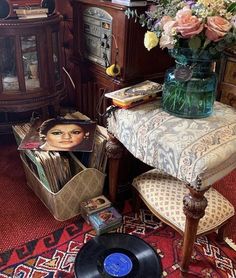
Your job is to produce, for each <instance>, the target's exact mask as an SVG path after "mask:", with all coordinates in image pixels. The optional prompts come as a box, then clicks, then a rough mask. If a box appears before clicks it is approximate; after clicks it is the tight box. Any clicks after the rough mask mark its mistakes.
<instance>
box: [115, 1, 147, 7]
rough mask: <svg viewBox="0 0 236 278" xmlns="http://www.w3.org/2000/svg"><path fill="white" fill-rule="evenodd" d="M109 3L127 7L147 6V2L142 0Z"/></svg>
mask: <svg viewBox="0 0 236 278" xmlns="http://www.w3.org/2000/svg"><path fill="white" fill-rule="evenodd" d="M111 2H112V3H114V4H119V5H123V6H127V7H144V6H146V5H147V1H144V0H112V1H111Z"/></svg>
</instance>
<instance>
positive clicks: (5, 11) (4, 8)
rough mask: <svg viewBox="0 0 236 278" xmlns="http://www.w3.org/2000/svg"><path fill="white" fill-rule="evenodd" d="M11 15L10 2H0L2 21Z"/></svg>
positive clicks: (0, 0) (0, 17)
mask: <svg viewBox="0 0 236 278" xmlns="http://www.w3.org/2000/svg"><path fill="white" fill-rule="evenodd" d="M10 13H11V6H10V3H9V1H8V0H0V19H4V18H7V17H8V16H9V15H10Z"/></svg>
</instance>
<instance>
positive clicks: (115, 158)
mask: <svg viewBox="0 0 236 278" xmlns="http://www.w3.org/2000/svg"><path fill="white" fill-rule="evenodd" d="M123 151H124V147H123V145H122V144H121V143H120V142H119V141H118V140H117V139H116V138H115V137H114V136H113V135H112V134H109V139H108V142H107V144H106V153H107V157H108V167H109V169H108V171H109V177H108V178H109V198H110V200H111V202H113V203H115V202H116V195H117V188H118V170H119V164H120V159H121V157H122V155H123Z"/></svg>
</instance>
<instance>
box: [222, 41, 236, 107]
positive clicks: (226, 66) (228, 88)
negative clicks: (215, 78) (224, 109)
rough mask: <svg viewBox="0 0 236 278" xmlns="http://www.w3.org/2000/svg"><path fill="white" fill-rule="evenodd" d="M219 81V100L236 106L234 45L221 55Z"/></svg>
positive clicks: (235, 49) (235, 55) (235, 57)
mask: <svg viewBox="0 0 236 278" xmlns="http://www.w3.org/2000/svg"><path fill="white" fill-rule="evenodd" d="M219 83H220V88H219V89H220V90H219V91H220V101H221V102H223V103H225V104H229V105H231V106H233V107H234V108H236V46H235V47H233V48H231V49H228V50H227V51H225V53H224V55H223V58H222V60H221V65H220V82H219Z"/></svg>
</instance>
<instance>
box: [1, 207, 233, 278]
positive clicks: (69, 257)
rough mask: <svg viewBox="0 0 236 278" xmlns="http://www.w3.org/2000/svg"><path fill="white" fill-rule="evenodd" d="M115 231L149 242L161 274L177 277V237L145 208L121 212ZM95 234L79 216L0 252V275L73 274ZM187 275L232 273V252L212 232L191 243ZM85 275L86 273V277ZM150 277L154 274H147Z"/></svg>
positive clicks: (229, 274)
mask: <svg viewBox="0 0 236 278" xmlns="http://www.w3.org/2000/svg"><path fill="white" fill-rule="evenodd" d="M117 232H123V233H128V234H133V235H136V236H138V237H141V238H143V239H144V240H145V241H146V242H148V243H149V244H150V245H152V246H153V248H154V249H155V250H156V251H157V253H158V254H159V255H160V257H161V259H162V265H163V270H164V272H163V276H164V277H179V265H178V262H179V261H180V254H181V244H182V241H181V237H180V236H179V234H178V233H176V232H175V231H174V230H173V229H172V228H170V227H168V226H167V225H165V224H163V223H162V222H160V221H159V220H158V219H157V218H155V217H153V216H152V214H150V212H149V211H147V210H140V212H139V213H138V214H134V213H132V212H130V213H127V214H126V215H125V216H123V225H122V226H121V227H120V228H119V229H117ZM94 236H95V233H94V230H91V227H90V226H89V225H87V224H86V223H85V222H84V221H83V220H82V219H78V220H77V221H75V222H74V223H71V224H69V225H67V226H66V227H64V228H60V229H58V230H57V231H55V232H53V233H51V234H49V235H48V236H44V237H42V238H40V239H36V240H33V241H30V242H27V243H26V244H24V245H21V246H19V247H17V248H13V249H12V250H8V251H6V252H3V253H2V254H0V273H1V274H0V277H1V278H10V277H21V278H26V277H27V278H28V277H29V278H36V277H40V278H41V277H68V278H69V277H71V278H72V277H74V260H75V257H76V254H77V252H78V251H79V250H80V248H81V247H82V246H83V244H84V243H86V242H87V241H88V240H90V239H91V238H93V237H94ZM188 277H189V278H190V277H191V278H193V277H202V278H206V277H214V278H218V277H219V278H224V277H225V278H226V277H228V278H230V277H231V278H233V277H236V252H235V251H233V250H232V249H231V248H229V247H227V246H222V245H219V244H218V243H217V242H216V241H215V234H211V235H210V236H207V237H206V236H204V237H200V238H199V239H198V240H197V242H196V243H195V250H194V254H193V257H192V262H191V266H190V272H189V275H188ZM88 278H89V277H88ZM147 278H154V277H147Z"/></svg>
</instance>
